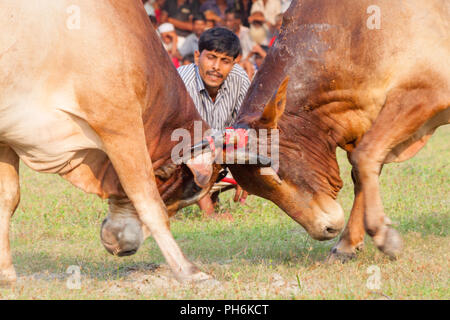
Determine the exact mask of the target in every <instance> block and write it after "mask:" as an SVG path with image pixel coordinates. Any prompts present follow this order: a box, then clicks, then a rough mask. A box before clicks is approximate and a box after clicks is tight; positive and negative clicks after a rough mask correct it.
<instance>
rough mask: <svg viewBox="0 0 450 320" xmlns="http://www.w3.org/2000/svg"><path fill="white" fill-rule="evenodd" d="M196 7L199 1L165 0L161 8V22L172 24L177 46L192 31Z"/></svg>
mask: <svg viewBox="0 0 450 320" xmlns="http://www.w3.org/2000/svg"><path fill="white" fill-rule="evenodd" d="M198 7H199V2H198V1H195V0H166V1H165V3H164V6H163V7H162V8H161V23H165V22H169V23H172V24H173V25H174V27H175V31H176V33H177V36H178V46H179V47H181V45H182V44H183V42H184V39H185V38H186V37H187V36H188V35H189V34H190V33H191V32H192V17H193V15H194V14H196V13H197V12H198V9H199V8H198Z"/></svg>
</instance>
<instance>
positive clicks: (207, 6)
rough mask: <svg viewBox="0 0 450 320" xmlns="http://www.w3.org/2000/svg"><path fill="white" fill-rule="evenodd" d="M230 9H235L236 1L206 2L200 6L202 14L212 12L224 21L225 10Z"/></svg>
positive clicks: (218, 0)
mask: <svg viewBox="0 0 450 320" xmlns="http://www.w3.org/2000/svg"><path fill="white" fill-rule="evenodd" d="M230 7H231V8H233V7H234V0H206V1H205V2H203V4H202V5H201V6H200V12H205V11H207V10H210V11H212V12H214V13H215V14H216V15H217V16H219V17H220V19H222V20H223V19H225V10H226V9H227V8H230Z"/></svg>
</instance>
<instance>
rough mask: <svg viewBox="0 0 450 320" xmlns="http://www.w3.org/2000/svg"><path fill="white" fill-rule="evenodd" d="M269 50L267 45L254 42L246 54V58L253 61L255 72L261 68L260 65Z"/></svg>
mask: <svg viewBox="0 0 450 320" xmlns="http://www.w3.org/2000/svg"><path fill="white" fill-rule="evenodd" d="M268 50H269V47H267V46H260V45H258V44H255V46H254V47H253V49H252V51H251V52H250V54H249V55H248V56H247V59H248V60H252V61H253V67H254V69H255V71H254V72H255V73H256V72H258V70H259V69H260V68H261V65H262V63H263V61H264V59H265V58H266V56H267V51H268Z"/></svg>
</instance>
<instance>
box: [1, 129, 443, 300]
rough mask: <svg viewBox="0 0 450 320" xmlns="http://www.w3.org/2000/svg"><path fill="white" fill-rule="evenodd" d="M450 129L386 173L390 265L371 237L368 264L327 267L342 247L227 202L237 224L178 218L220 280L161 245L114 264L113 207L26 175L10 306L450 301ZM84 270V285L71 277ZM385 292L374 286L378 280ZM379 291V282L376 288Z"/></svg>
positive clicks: (342, 197)
mask: <svg viewBox="0 0 450 320" xmlns="http://www.w3.org/2000/svg"><path fill="white" fill-rule="evenodd" d="M449 141H450V126H447V127H444V128H440V129H439V130H438V131H437V132H436V134H435V135H434V136H433V138H432V139H431V140H430V141H429V143H428V144H427V146H426V147H425V148H424V149H423V150H422V151H421V152H420V153H419V154H418V155H417V156H416V157H415V158H413V159H411V160H409V161H407V162H405V163H401V164H390V165H387V166H385V167H384V169H383V175H382V179H381V182H382V197H383V201H384V206H385V211H386V213H387V214H388V215H389V217H390V218H391V219H392V220H393V221H394V222H395V223H396V224H397V229H398V230H399V231H400V233H401V234H402V236H403V239H404V245H405V248H404V251H403V253H402V255H401V256H400V258H399V259H398V260H397V261H391V260H389V259H388V258H386V257H385V256H384V255H383V254H381V253H380V252H379V251H377V250H376V249H375V248H374V246H373V244H372V241H371V239H370V238H369V237H366V248H365V250H364V251H363V252H362V253H360V254H359V256H358V259H356V260H353V261H351V262H348V263H345V264H342V263H339V262H337V263H334V264H331V265H330V264H325V263H323V261H324V259H325V258H326V256H327V254H328V252H329V250H330V249H331V247H332V246H333V244H334V243H335V241H336V240H332V241H325V242H318V241H315V240H312V239H311V238H310V237H309V236H308V235H307V234H306V232H305V231H304V230H303V229H302V227H301V226H300V225H298V224H296V223H295V222H294V221H293V220H291V219H290V218H289V217H288V216H287V215H286V214H284V213H283V212H282V211H281V210H280V209H278V208H277V207H276V206H274V205H273V204H272V203H270V202H268V201H266V200H263V199H260V198H257V197H252V196H251V197H249V199H248V201H247V205H245V206H240V205H237V204H234V203H232V201H231V194H230V193H228V194H224V195H222V196H221V200H222V201H221V202H222V205H221V208H222V210H228V211H230V212H232V213H233V216H234V221H213V220H208V221H206V220H202V219H201V216H200V213H199V210H198V208H197V207H195V206H192V207H189V208H185V209H184V210H183V211H182V212H180V213H178V215H177V216H176V217H175V218H174V219H173V220H172V224H171V227H172V232H173V234H174V236H175V238H176V240H177V242H178V243H179V245H180V246H181V248H182V250H183V251H184V253H185V254H186V256H187V257H189V258H190V259H191V260H192V261H194V262H195V263H196V264H197V265H198V266H199V267H200V268H201V269H202V270H204V271H206V272H208V273H210V274H212V275H214V277H215V279H216V281H210V282H207V283H200V284H187V285H180V284H178V283H177V282H176V281H175V280H174V279H173V278H172V277H171V275H170V271H169V270H168V267H167V265H166V263H165V262H164V259H163V257H162V255H161V253H160V251H159V249H158V248H157V246H156V244H155V241H154V240H153V239H148V240H146V242H145V243H144V244H143V246H142V247H141V249H140V250H139V252H138V253H137V254H136V255H134V256H131V257H125V258H118V257H113V256H111V255H110V254H108V253H107V252H106V250H105V249H104V248H103V246H102V245H101V243H100V239H99V230H100V223H101V221H102V220H103V218H104V216H105V215H106V211H107V206H106V202H105V201H102V200H100V199H99V198H97V197H96V196H93V195H86V194H84V193H83V192H81V191H80V190H78V189H75V188H74V187H72V186H71V185H70V184H69V183H67V182H65V181H64V180H63V179H61V178H60V177H58V176H56V175H45V174H37V173H35V172H32V171H31V170H29V169H28V168H26V167H25V166H21V191H22V193H21V194H22V200H21V204H20V206H19V208H18V210H17V212H16V214H15V216H14V218H13V223H12V239H11V240H12V243H11V246H12V250H13V260H14V264H15V267H16V271H17V273H18V277H19V280H18V282H17V284H16V285H15V286H14V287H9V288H0V298H1V299H380V298H392V299H449V298H450V289H449V285H450V283H449V279H450V273H449V270H450V268H449V252H450V235H449V227H450V181H449V179H450V148H449V147H450V143H449ZM339 163H340V165H341V176H342V178H343V180H344V188H343V189H342V191H341V192H340V194H339V198H338V200H339V202H340V203H341V204H342V206H343V208H344V210H345V211H346V212H347V215H348V213H349V211H350V208H351V205H352V201H353V189H352V182H351V179H350V166H349V165H348V163H347V161H346V159H345V155H344V153H343V152H341V151H340V152H339ZM71 265H75V266H79V267H80V271H81V288H80V289H79V290H77V289H69V287H70V286H69V287H68V285H67V281H68V280H69V282H70V279H71V278H69V274H68V273H66V271H67V268H68V267H69V266H71ZM373 270H375V272H376V271H377V270H378V271H379V274H380V277H381V278H380V280H381V281H380V287H379V289H376V288H375V289H374V288H372V287H370V283H372V282H371V279H373V276H374V274H373V273H372V274H371V272H372V271H373ZM368 284H369V285H368Z"/></svg>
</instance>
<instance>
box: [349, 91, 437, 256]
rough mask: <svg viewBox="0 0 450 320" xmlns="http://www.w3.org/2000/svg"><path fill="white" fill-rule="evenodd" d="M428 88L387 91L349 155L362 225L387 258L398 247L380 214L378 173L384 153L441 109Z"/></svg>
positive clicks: (398, 241) (395, 235)
mask: <svg viewBox="0 0 450 320" xmlns="http://www.w3.org/2000/svg"><path fill="white" fill-rule="evenodd" d="M438 99H439V95H438V94H437V93H436V92H434V91H432V90H431V89H428V88H427V89H423V88H417V89H397V90H395V91H393V92H391V93H390V94H389V96H388V98H387V100H386V104H385V106H384V107H383V109H382V111H381V112H380V114H379V116H378V117H377V119H376V120H375V122H374V124H373V125H372V127H371V129H370V130H369V131H368V132H367V133H366V134H365V135H364V137H363V138H362V140H361V142H360V144H359V145H358V147H357V148H356V149H355V151H354V153H353V155H352V163H353V165H354V168H355V169H356V170H357V173H358V177H359V179H360V182H361V191H362V194H363V198H364V225H365V229H366V231H367V233H368V234H369V235H370V236H371V237H372V238H373V240H374V242H375V244H376V246H377V247H378V248H379V249H380V250H381V251H383V252H384V253H386V254H387V255H389V256H391V257H396V256H397V255H398V254H399V253H400V251H401V247H402V241H401V237H400V235H399V234H398V232H397V231H396V230H395V229H393V228H392V227H391V226H390V225H391V221H390V219H389V218H388V217H386V215H385V214H384V211H383V205H382V202H381V197H380V190H379V172H380V170H381V166H382V164H383V163H384V162H385V161H386V158H387V156H388V154H389V153H390V152H391V150H392V149H393V148H395V147H396V146H397V145H399V144H400V143H402V142H403V141H406V140H407V139H408V138H409V137H411V135H413V134H414V133H415V132H416V131H417V130H418V129H419V128H420V127H422V126H423V125H424V124H425V123H426V122H427V120H429V119H431V118H432V117H433V116H434V115H436V114H437V113H439V112H440V111H442V110H444V109H445V105H444V104H442V103H439V100H438Z"/></svg>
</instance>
